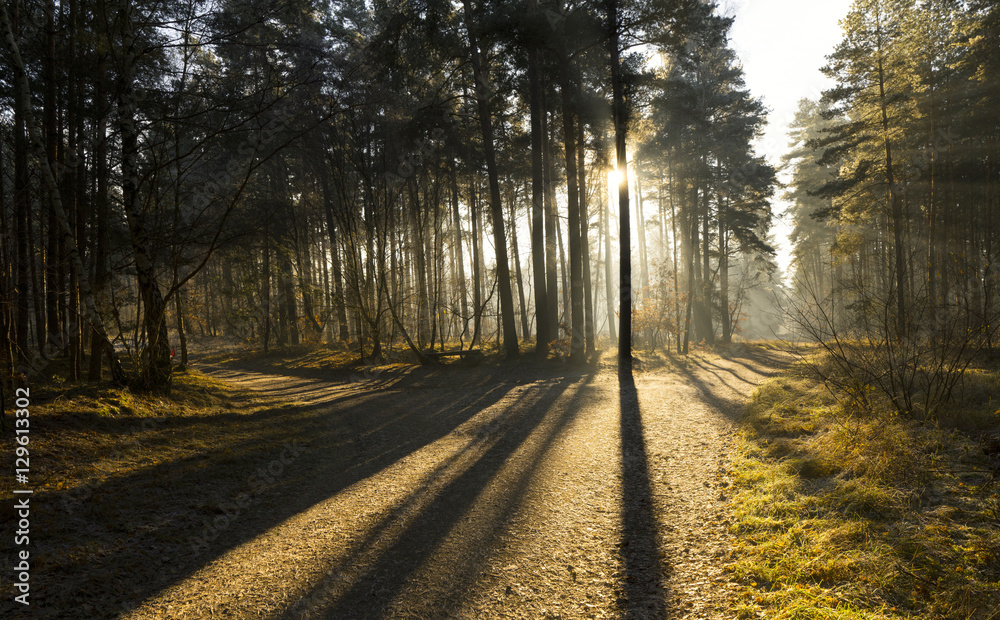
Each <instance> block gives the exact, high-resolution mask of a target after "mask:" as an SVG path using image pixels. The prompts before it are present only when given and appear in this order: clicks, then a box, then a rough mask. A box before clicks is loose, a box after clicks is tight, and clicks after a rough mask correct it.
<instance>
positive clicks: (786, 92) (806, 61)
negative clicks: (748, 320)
mask: <svg viewBox="0 0 1000 620" xmlns="http://www.w3.org/2000/svg"><path fill="white" fill-rule="evenodd" d="M850 6H851V0H723V2H722V10H723V12H724V13H726V14H727V15H732V16H735V18H736V21H735V22H734V24H733V28H732V30H731V31H730V46H731V47H732V48H733V49H734V50H735V51H736V53H737V55H738V56H739V57H740V59H741V60H742V62H743V70H744V72H745V74H746V83H747V87H748V88H749V89H750V92H751V93H752V94H753V95H754V96H756V97H760V98H762V99H763V100H764V105H766V106H767V107H768V109H769V110H770V113H769V114H768V127H767V129H766V132H765V135H764V137H763V138H762V139H761V140H760V141H759V143H758V144H757V150H758V152H759V153H763V154H764V155H766V156H767V158H768V160H770V162H771V163H772V164H773V165H775V166H777V165H780V163H781V156H782V155H783V154H784V153H785V151H786V150H787V147H788V137H787V135H788V125H789V124H790V123H791V121H792V119H793V118H794V117H795V110H796V109H797V108H798V102H799V100H800V99H802V98H803V97H808V98H810V99H817V98H819V96H820V95H821V94H822V91H823V90H824V89H826V88H829V87H830V86H831V85H832V84H831V83H830V82H829V80H827V78H826V77H825V76H823V74H822V73H820V71H819V70H820V67H822V66H823V65H825V64H826V56H827V54H829V53H831V52H832V51H833V48H834V47H835V46H836V45H837V43H839V42H840V39H841V30H840V25H839V22H840V20H841V19H842V18H843V17H844V16H846V15H847V11H848V9H849V8H850ZM780 193H781V192H780V190H779V192H778V196H776V200H775V202H774V212H775V214H776V215H779V214H781V213H782V212H784V211H785V209H786V208H787V206H788V205H787V204H786V203H785V202H784V201H781V200H780ZM774 232H775V238H776V241H777V242H778V243H779V248H778V264H779V265H781V269H782V272H783V273H785V274H786V275H787V273H788V264H789V261H790V258H791V256H790V251H791V247H790V244H789V242H788V233H789V232H791V224H790V223H789V222H787V221H781V222H778V223H777V225H776V227H775V231H774Z"/></svg>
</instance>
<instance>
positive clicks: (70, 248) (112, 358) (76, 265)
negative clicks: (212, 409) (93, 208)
mask: <svg viewBox="0 0 1000 620" xmlns="http://www.w3.org/2000/svg"><path fill="white" fill-rule="evenodd" d="M0 20H2V24H0V25H2V27H3V36H4V44H5V45H6V47H7V51H8V52H9V54H10V57H11V60H12V61H13V62H14V74H15V79H16V85H15V88H16V89H17V91H18V100H19V101H20V103H21V108H22V109H21V116H22V118H23V119H24V125H25V127H26V128H27V131H28V138H29V140H30V141H31V144H32V145H33V146H34V147H35V151H36V154H37V156H38V159H39V161H40V162H41V172H42V179H43V181H44V183H45V186H46V189H47V190H48V193H49V198H50V200H51V201H52V206H53V208H54V210H55V213H56V220H57V222H58V224H59V228H60V229H61V232H62V235H63V236H64V237H65V238H66V251H67V253H68V255H69V260H70V262H71V264H72V266H73V274H74V276H75V277H76V280H77V286H79V287H80V294H81V296H82V297H83V302H84V307H85V310H86V314H87V319H88V320H89V321H90V323H91V325H92V327H93V329H94V330H95V331H96V332H97V334H98V335H99V337H100V338H101V340H102V341H103V342H104V352H105V353H106V354H107V356H108V360H109V362H110V365H111V376H112V379H113V380H114V381H115V383H117V384H119V385H125V383H126V379H125V371H124V370H123V369H122V366H121V363H120V362H119V361H118V356H117V355H116V354H115V350H114V347H113V346H112V345H111V341H110V340H109V339H108V336H107V331H106V330H105V328H104V322H103V321H102V320H101V316H100V314H98V312H97V304H96V303H95V302H94V291H93V288H91V286H90V280H89V278H88V277H87V271H86V269H85V268H84V266H83V260H82V259H81V258H80V252H79V250H78V249H77V247H76V239H75V238H74V234H73V229H72V228H70V226H69V220H68V219H67V217H66V212H65V210H64V209H63V205H62V199H61V197H60V195H59V188H58V186H57V185H56V179H55V175H54V174H53V172H52V165H51V162H50V161H49V160H48V158H47V157H46V156H45V145H44V143H43V141H42V138H41V136H40V135H39V133H38V129H37V128H36V127H35V125H34V121H33V119H32V113H31V103H30V101H31V88H30V87H29V85H28V78H27V74H26V73H25V70H24V61H23V60H22V58H21V50H20V48H19V47H18V45H17V40H16V39H15V38H14V31H13V28H12V27H11V23H10V16H9V15H8V13H7V6H6V5H2V6H0Z"/></svg>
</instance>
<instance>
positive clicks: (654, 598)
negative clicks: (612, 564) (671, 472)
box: [618, 367, 666, 619]
mask: <svg viewBox="0 0 1000 620" xmlns="http://www.w3.org/2000/svg"><path fill="white" fill-rule="evenodd" d="M618 384H619V399H620V404H621V451H622V485H623V489H622V503H623V506H622V516H623V523H622V528H623V531H622V542H621V555H622V559H623V560H624V583H623V584H622V585H623V587H624V590H625V599H624V600H620V601H619V606H620V608H621V611H622V612H623V613H624V615H625V617H626V618H636V619H639V618H642V619H646V618H663V617H665V614H666V589H665V582H664V580H665V578H666V575H664V574H663V570H662V567H661V565H660V550H659V544H658V541H659V532H658V525H657V522H656V514H655V510H654V504H653V491H652V484H651V482H650V475H649V458H648V456H647V453H646V441H645V439H644V437H643V431H642V412H641V411H640V409H639V395H638V393H637V392H636V389H635V379H634V377H633V376H632V370H631V368H624V367H623V368H620V369H619V371H618Z"/></svg>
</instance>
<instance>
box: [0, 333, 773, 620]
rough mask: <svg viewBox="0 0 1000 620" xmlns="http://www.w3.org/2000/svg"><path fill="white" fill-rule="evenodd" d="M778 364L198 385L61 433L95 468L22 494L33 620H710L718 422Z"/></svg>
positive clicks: (748, 352)
mask: <svg viewBox="0 0 1000 620" xmlns="http://www.w3.org/2000/svg"><path fill="white" fill-rule="evenodd" d="M790 360H791V356H789V355H787V354H785V353H781V352H779V351H777V350H772V349H770V348H768V347H762V346H752V347H746V346H738V347H734V348H733V349H732V350H730V351H728V352H726V353H724V354H721V355H717V354H709V353H705V354H697V355H693V356H690V357H688V358H679V357H675V356H669V355H656V356H649V355H647V356H645V357H644V358H643V359H642V361H641V363H639V364H637V366H636V369H635V371H634V372H633V373H631V374H625V375H619V374H618V372H617V370H616V364H615V360H614V357H613V355H610V354H605V355H604V356H602V357H601V358H600V359H599V360H597V361H596V362H594V363H593V364H592V365H589V366H586V367H572V366H569V365H562V364H560V363H559V362H557V361H556V362H552V361H550V362H546V363H537V362H531V361H524V362H522V363H518V364H511V363H489V364H485V365H483V366H480V367H476V368H468V367H463V366H461V365H459V364H455V365H448V366H445V367H441V368H421V367H413V366H405V365H399V364H397V365H390V366H385V367H376V366H366V367H362V368H355V369H353V370H352V369H346V370H344V369H341V370H337V369H330V368H324V367H323V364H322V363H301V364H290V363H287V360H286V361H277V358H273V359H272V358H263V357H258V358H251V359H243V360H239V359H230V360H225V361H222V362H216V363H214V364H207V363H202V364H199V368H200V369H201V370H202V371H204V372H205V373H207V375H208V377H204V376H201V375H199V374H198V373H197V372H192V373H185V374H184V375H182V376H180V377H179V379H178V381H177V382H176V383H175V390H174V391H175V395H174V396H173V399H174V400H175V401H177V400H178V399H180V400H181V401H183V399H185V398H188V399H195V397H196V396H200V397H202V398H203V401H197V402H192V403H190V406H189V407H188V411H187V413H186V414H185V415H181V416H176V415H171V416H162V415H160V416H158V415H157V412H156V411H155V407H154V408H153V410H149V411H138V410H135V409H134V408H129V407H127V406H126V407H121V408H119V409H116V410H115V411H113V412H110V413H109V412H103V413H99V414H98V413H94V414H92V415H91V416H90V417H87V418H86V419H81V420H79V421H78V424H77V426H78V427H79V429H78V430H79V433H81V434H84V433H93V432H94V430H93V427H95V426H96V427H97V429H98V432H99V433H100V434H101V436H102V437H104V440H105V442H106V445H104V446H103V448H102V447H101V446H100V445H98V446H97V447H96V448H94V453H93V454H92V455H91V460H92V462H91V463H89V465H88V468H89V469H88V471H89V472H90V473H89V474H88V475H87V476H83V474H82V473H81V472H80V471H74V468H72V467H57V466H55V465H53V466H52V467H51V470H52V471H50V472H49V473H48V477H47V479H46V483H45V486H44V488H40V489H39V490H38V491H36V495H35V496H34V501H36V502H37V503H38V505H40V506H47V508H46V509H44V510H43V509H42V508H39V512H38V517H37V520H36V521H35V527H36V528H37V538H36V540H37V543H36V544H37V549H38V551H37V553H36V556H37V557H38V558H39V561H38V564H37V565H35V567H34V569H33V570H34V574H33V577H32V578H33V584H34V585H33V591H32V596H33V600H34V604H33V605H32V612H33V613H32V614H31V616H32V617H38V618H41V617H52V618H104V617H107V618H114V617H120V618H130V619H136V620H138V619H147V618H148V619H152V618H270V619H275V620H277V619H293V618H296V619H297V618H331V619H334V618H349V619H355V618H357V619H361V618H428V619H438V618H470V619H471V618H532V619H535V618H678V619H679V618H723V617H728V616H729V614H728V613H727V610H728V609H730V608H731V605H732V604H733V602H734V600H736V596H737V593H738V592H739V591H740V589H741V588H745V584H739V583H736V582H735V581H734V580H733V577H732V575H731V574H729V573H727V572H726V571H725V568H724V567H726V566H727V564H731V561H730V557H729V556H730V552H731V546H732V538H731V534H730V530H731V526H732V523H731V522H730V518H729V517H728V516H727V515H728V511H727V500H728V495H729V493H730V491H729V486H730V484H731V482H730V458H731V454H730V452H731V448H732V442H733V441H734V440H735V431H736V424H735V422H736V420H737V418H738V416H739V415H740V412H741V409H742V403H743V402H745V400H746V398H747V397H748V395H749V394H750V393H751V392H752V391H753V390H754V388H755V387H756V386H757V384H759V383H760V382H761V381H762V380H764V379H765V378H767V377H771V376H774V375H776V374H778V373H780V372H781V371H782V369H783V368H785V367H786V366H787V364H788V363H789V362H790ZM195 400H196V399H195ZM71 405H72V395H70V397H68V399H64V400H63V401H62V406H63V407H65V406H71ZM49 407H50V409H51V406H49ZM40 410H41V413H40V414H39V415H38V420H37V424H38V430H39V433H38V437H37V439H38V440H39V445H38V446H37V448H38V449H39V450H40V451H41V452H40V453H39V454H38V457H37V458H38V459H39V462H41V463H44V462H45V461H46V459H48V461H49V462H53V461H58V459H59V452H58V450H56V443H55V440H54V439H53V440H52V442H51V443H50V444H49V445H48V446H47V444H46V434H45V428H46V423H47V422H50V423H51V424H50V426H51V427H52V428H53V430H54V429H55V427H56V423H55V420H56V418H57V416H59V415H60V414H59V413H58V412H56V411H55V410H52V412H51V413H49V414H46V413H45V412H46V408H45V407H40ZM33 415H34V414H33ZM46 415H48V416H50V417H51V420H48V419H47V418H46ZM63 417H65V416H63ZM98 418H101V420H98ZM103 418H107V419H110V420H111V422H107V420H104V419H103ZM95 421H96V422H95ZM65 435H66V431H65V429H61V432H60V436H63V437H65ZM35 439H36V438H35V437H33V439H32V441H33V442H34V441H35ZM81 441H82V439H81ZM123 442H124V443H123ZM63 443H64V442H63ZM119 444H121V445H119ZM46 450H48V451H46ZM33 462H34V459H33ZM48 507H51V508H48ZM5 529H6V524H5ZM7 589H9V588H7V587H6V586H5V588H4V592H3V595H4V596H3V602H2V603H0V611H4V609H5V607H4V606H6V605H8V603H9V601H10V600H11V598H12V597H11V596H9V595H8V594H9V593H8V592H7V591H6V590H7ZM4 617H10V616H8V615H6V611H4Z"/></svg>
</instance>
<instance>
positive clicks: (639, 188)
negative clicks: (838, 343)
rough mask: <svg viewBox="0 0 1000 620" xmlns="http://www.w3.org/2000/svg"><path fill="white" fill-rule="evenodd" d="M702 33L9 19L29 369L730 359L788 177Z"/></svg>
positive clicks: (35, 9)
mask: <svg viewBox="0 0 1000 620" xmlns="http://www.w3.org/2000/svg"><path fill="white" fill-rule="evenodd" d="M690 4H691V6H687V5H685V4H684V3H657V2H653V3H635V4H628V5H622V6H617V5H616V4H614V3H612V4H609V5H607V6H602V7H590V6H588V5H580V6H567V7H563V6H561V5H559V4H554V5H551V6H550V5H537V6H536V3H533V4H530V5H525V6H520V5H518V4H516V3H515V4H499V5H497V6H482V7H479V8H478V9H477V8H476V7H473V6H472V5H471V4H468V5H462V6H452V4H451V3H434V2H431V3H427V4H416V3H401V4H399V5H394V4H389V3H387V4H382V3H376V4H374V5H372V6H367V5H365V4H364V3H361V2H357V3H343V4H337V5H335V6H330V7H324V6H319V5H314V4H312V3H309V2H302V3H295V2H281V3H275V2H270V3H269V2H245V3H244V2H233V3H223V4H222V5H220V6H218V7H216V6H215V5H213V4H211V3H198V2H191V3H162V4H161V3H154V4H151V5H149V6H145V5H141V4H138V5H136V4H133V3H123V4H121V5H119V6H104V5H93V6H84V4H83V3H80V4H79V5H77V4H61V5H60V6H58V7H55V5H54V3H48V4H44V3H43V4H42V5H38V6H35V5H33V4H30V3H29V4H27V5H25V6H19V5H18V4H15V5H14V6H12V7H11V8H10V9H9V10H8V15H7V20H8V22H9V24H8V26H6V27H7V28H8V32H9V33H11V35H12V37H8V50H7V55H8V61H9V62H8V65H9V66H11V67H13V68H14V70H15V71H14V73H13V74H10V77H11V78H12V79H10V80H8V82H7V84H6V85H5V99H4V101H5V110H6V112H5V119H6V124H5V127H4V142H3V149H4V150H3V157H4V161H5V162H12V163H13V165H12V166H11V165H7V166H5V168H4V170H5V171H6V173H7V174H6V176H5V178H4V203H3V205H4V206H3V209H4V211H3V213H4V218H3V222H4V230H3V240H4V247H3V251H4V253H5V254H4V256H6V257H9V260H8V261H6V263H5V264H6V265H7V268H6V270H5V273H4V291H5V297H4V305H3V310H4V312H3V317H4V318H3V326H2V329H3V330H4V333H5V334H9V335H10V338H9V339H7V340H5V342H9V343H10V344H9V345H8V346H5V347H4V356H5V360H6V364H7V366H8V367H9V368H14V369H18V370H17V371H15V374H16V373H17V372H19V371H20V370H21V369H23V368H25V367H27V368H28V369H29V370H30V369H31V368H32V367H33V366H32V364H33V359H34V358H35V357H36V356H37V355H38V354H39V353H41V354H43V355H44V354H45V352H46V351H49V353H48V355H49V356H51V355H55V354H58V355H66V356H68V357H69V358H70V359H72V363H71V365H70V370H69V373H70V378H71V379H72V380H76V379H81V378H83V377H87V378H88V379H90V380H98V379H99V378H100V377H101V372H102V366H104V367H105V372H110V373H111V375H112V376H113V377H115V380H116V381H119V382H125V381H133V382H135V381H138V382H139V383H141V384H143V385H145V386H147V387H149V388H154V389H164V388H165V387H166V386H168V385H169V368H170V354H171V351H175V355H176V357H177V358H178V360H179V361H180V363H181V365H182V366H183V365H184V364H186V361H187V354H188V346H187V340H188V337H189V335H191V334H194V335H196V336H198V337H208V338H222V339H227V340H228V341H231V342H238V343H253V344H256V345H260V346H262V347H264V348H265V349H266V348H268V347H269V346H279V347H280V346H282V345H284V344H286V343H290V344H297V343H299V342H320V341H322V342H342V343H344V344H345V345H347V344H348V343H349V346H351V347H352V348H353V349H354V350H356V351H357V354H358V355H359V357H361V358H370V359H381V358H382V357H383V356H384V355H386V354H388V353H390V352H397V351H399V350H400V349H409V350H410V351H411V352H412V354H413V355H415V356H416V357H418V358H421V359H423V353H424V352H426V351H435V350H436V349H438V348H440V347H446V346H452V345H453V344H454V343H457V344H459V345H461V346H464V347H466V348H468V347H477V346H480V345H481V344H482V345H489V346H497V347H498V348H500V349H502V350H503V352H504V353H505V354H506V355H517V354H518V353H519V351H520V348H521V343H529V342H534V343H537V346H536V347H534V348H535V350H536V351H537V353H538V354H539V355H545V354H546V352H547V350H548V349H549V347H550V346H551V345H553V344H556V343H558V342H559V341H563V340H565V343H564V344H565V347H564V348H566V349H567V350H566V353H567V354H568V355H569V357H570V358H572V359H583V358H584V357H585V356H586V355H588V354H589V353H592V352H593V351H594V349H595V340H596V339H597V338H598V337H603V336H606V337H607V338H608V339H609V340H610V341H612V342H613V341H617V340H619V339H618V333H622V335H623V338H622V339H621V342H622V343H623V344H622V346H623V347H624V348H625V349H629V347H630V336H631V333H632V332H633V330H634V332H635V334H636V338H637V342H641V343H642V344H643V346H646V347H648V348H653V347H656V346H658V345H662V346H666V345H667V344H668V343H669V344H670V345H671V346H676V347H677V349H678V350H682V349H686V347H688V346H689V342H691V341H703V340H704V341H707V342H710V343H712V342H715V341H716V340H718V341H721V342H729V341H731V339H732V337H733V335H734V333H736V332H737V331H738V329H739V323H740V319H741V316H742V310H743V306H744V302H745V299H746V293H747V290H748V288H749V286H750V285H751V284H752V283H754V282H758V281H766V280H767V274H769V273H771V272H772V271H773V270H774V263H773V260H772V256H773V249H772V247H771V246H770V245H769V243H768V233H769V226H770V222H771V220H772V217H773V216H772V213H771V210H770V207H769V198H770V197H771V196H773V194H774V192H775V187H776V177H775V169H774V168H773V167H772V166H771V165H769V164H768V163H767V162H766V161H764V159H763V158H762V157H761V156H759V155H758V154H756V153H755V152H754V149H753V146H752V142H753V139H754V137H755V136H756V135H757V134H758V133H759V131H760V129H761V126H762V125H763V123H764V122H765V110H764V107H763V105H762V104H761V102H760V101H759V100H758V99H755V98H754V97H753V96H752V95H751V94H750V93H749V92H748V91H747V89H746V87H745V85H744V83H743V79H742V72H741V69H740V66H739V62H738V59H737V58H736V57H735V54H734V53H733V51H732V50H731V49H729V48H728V47H727V43H726V33H727V30H728V28H729V26H730V23H731V19H728V18H724V17H720V16H718V15H715V14H714V13H713V8H712V7H711V6H710V5H707V4H702V3H699V2H695V3H690ZM126 5H127V6H126ZM616 119H617V120H616ZM630 158H631V161H629V160H630ZM45 162H48V166H47V168H48V171H47V172H46V171H45V168H46V166H44V165H41V166H40V165H39V164H40V163H42V164H44V163H45ZM618 170H622V171H623V172H622V173H618V172H617V171H618ZM43 172H44V174H43ZM622 240H624V242H622ZM632 248H635V250H636V251H632ZM622 257H625V260H622ZM633 273H634V281H633V279H632V278H633ZM730 282H732V284H730ZM621 283H624V284H621ZM620 290H621V291H625V292H624V293H622V292H620ZM620 304H622V307H621V310H619V305H620ZM629 306H632V307H631V308H630V307H629ZM633 323H634V324H633ZM494 343H495V345H494ZM567 343H568V344H567ZM140 352H141V353H140ZM120 357H126V358H128V359H126V360H125V361H126V366H129V367H130V368H132V369H133V370H131V371H130V372H131V373H132V374H133V375H135V376H133V377H126V374H125V371H124V370H122V369H121V368H120V367H122V361H121V360H119V359H118V358H120ZM101 360H104V361H103V362H102V361H101Z"/></svg>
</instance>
